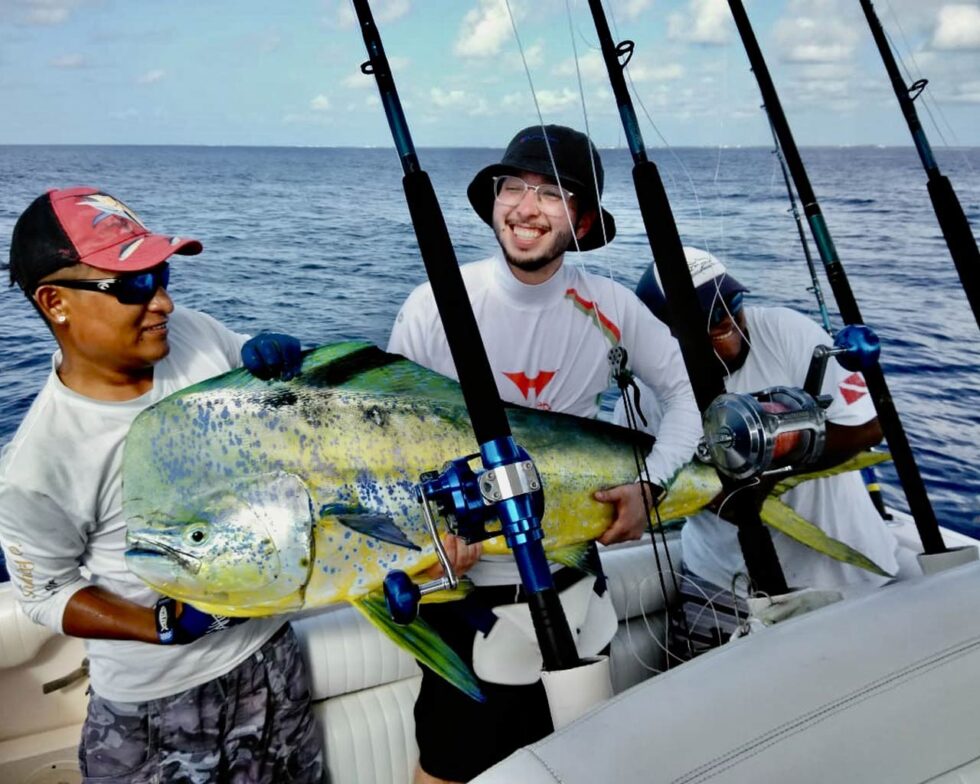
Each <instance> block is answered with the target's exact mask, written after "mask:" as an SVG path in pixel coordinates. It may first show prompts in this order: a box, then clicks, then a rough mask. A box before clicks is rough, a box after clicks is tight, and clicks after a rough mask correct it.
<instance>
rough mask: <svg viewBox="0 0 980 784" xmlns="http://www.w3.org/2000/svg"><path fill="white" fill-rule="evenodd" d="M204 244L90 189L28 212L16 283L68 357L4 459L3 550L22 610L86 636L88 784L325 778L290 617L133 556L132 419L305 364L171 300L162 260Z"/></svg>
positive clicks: (13, 251)
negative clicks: (186, 393)
mask: <svg viewBox="0 0 980 784" xmlns="http://www.w3.org/2000/svg"><path fill="white" fill-rule="evenodd" d="M201 250H202V247H201V243H200V242H198V241H197V240H193V239H184V238H180V237H169V236H162V235H159V234H153V233H151V232H149V231H148V230H147V229H146V227H145V226H144V225H143V224H142V222H141V221H140V220H139V218H138V217H137V216H136V215H135V214H134V213H133V212H132V210H130V209H129V208H128V207H127V206H126V205H125V204H123V203H122V202H120V201H118V200H117V199H115V198H113V197H112V196H109V195H107V194H105V193H101V192H99V191H97V190H95V189H93V188H70V189H65V190H54V191H50V192H48V193H46V194H44V195H43V196H41V197H39V198H38V199H36V200H35V201H34V202H33V203H32V204H31V205H30V206H29V207H28V208H27V210H25V212H24V213H23V214H22V215H21V216H20V218H19V219H18V221H17V223H16V225H15V226H14V233H13V238H12V241H11V247H10V279H11V285H13V284H14V283H16V284H17V285H19V286H20V288H21V289H22V290H23V292H24V294H25V296H27V298H28V299H29V300H30V302H31V304H32V305H33V306H34V307H35V308H36V309H37V311H38V312H39V313H40V315H41V316H42V317H43V318H44V320H45V322H46V323H47V325H48V327H49V328H50V329H51V331H52V333H53V334H54V337H55V340H56V341H57V343H58V350H57V351H56V352H55V354H54V356H53V358H52V370H51V374H50V375H49V377H48V380H47V383H46V384H45V386H44V388H43V389H42V390H41V392H40V393H39V394H38V396H37V398H36V399H35V400H34V402H33V404H32V405H31V408H30V410H29V411H28V412H27V415H26V416H25V417H24V420H23V422H22V423H21V425H20V427H19V428H18V430H17V433H16V434H15V435H14V437H13V439H12V440H11V442H10V443H9V444H8V445H7V446H6V447H4V449H3V452H2V454H0V541H2V544H3V549H4V554H5V556H6V559H7V562H8V564H10V565H11V570H10V572H11V574H10V576H11V582H12V583H13V585H14V588H15V590H16V593H17V597H18V601H19V602H20V604H21V606H22V607H23V608H24V610H25V612H26V613H27V615H28V616H30V617H31V618H32V619H33V620H34V621H36V622H37V623H41V624H44V625H46V626H48V627H50V628H52V629H54V630H55V631H57V632H59V633H63V634H68V635H72V636H76V637H82V638H85V640H86V650H87V654H88V659H89V671H90V676H91V696H90V700H89V708H88V717H87V719H86V722H85V725H84V727H83V730H82V739H81V744H80V747H79V762H80V765H81V769H82V773H83V775H84V777H85V780H93V781H95V780H98V781H100V782H101V781H107V782H108V781H119V782H122V781H125V782H149V781H190V780H193V781H197V782H210V781H214V782H217V781H232V780H239V777H242V776H244V777H247V780H249V781H264V782H273V781H276V782H278V781H287V780H288V781H303V782H307V781H308V782H317V781H319V780H320V778H321V776H322V766H323V763H322V752H321V748H320V740H319V737H320V736H319V732H318V730H317V728H316V723H315V721H314V719H313V716H312V713H311V710H310V697H309V690H308V687H307V684H306V675H305V672H304V670H303V664H302V660H301V658H300V656H299V653H298V650H297V645H296V639H295V637H294V636H293V634H292V631H291V630H290V627H289V625H288V624H287V623H284V622H283V620H282V619H275V618H268V619H253V620H248V621H243V620H242V619H230V618H221V617H216V616H212V615H209V614H207V613H204V612H201V611H199V610H197V609H196V608H194V607H192V606H190V605H186V604H181V603H180V602H175V601H174V600H172V599H167V598H161V597H159V595H158V594H156V593H155V592H154V591H152V590H151V589H150V588H148V587H147V586H145V585H143V584H142V583H141V582H140V581H139V580H137V579H136V578H135V577H134V576H132V575H131V574H130V573H129V572H128V571H127V569H126V565H125V561H124V558H123V554H124V552H125V549H126V542H125V536H126V521H125V519H124V518H123V515H122V487H121V480H120V463H121V458H122V445H123V440H124V438H125V436H126V433H127V431H128V429H129V425H130V423H131V422H132V421H133V419H134V418H135V417H136V415H137V414H139V412H140V411H142V410H143V409H145V408H146V407H148V406H150V405H152V404H153V403H155V402H157V401H158V400H160V399H162V398H163V397H165V396H167V395H169V394H170V393H172V392H175V391H177V390H179V389H181V388H183V387H186V386H188V385H190V384H193V383H195V382H197V381H200V380H202V379H205V378H208V377H211V376H214V375H217V374H220V373H223V372H225V371H228V370H231V369H232V368H235V367H238V366H240V365H241V364H243V362H244V364H245V366H246V367H248V369H249V370H251V371H252V372H253V373H255V374H256V375H261V376H262V377H266V378H267V377H270V376H280V377H288V376H290V375H292V374H293V373H295V372H296V371H297V370H298V366H299V361H300V354H299V343H298V341H296V340H295V338H290V337H288V336H283V335H260V336H257V337H256V338H252V339H250V340H247V339H246V336H243V335H238V334H236V333H234V332H231V331H230V330H228V329H227V328H225V327H224V326H222V325H221V324H219V323H218V322H217V321H215V320H214V319H212V318H211V317H209V316H206V315H204V314H203V313H196V312H194V311H190V310H186V309H183V308H177V307H175V305H174V303H173V301H172V300H171V299H170V296H169V295H168V294H167V283H168V281H169V276H170V268H169V263H168V261H167V260H168V259H169V258H170V256H171V255H173V254H175V253H176V254H182V255H194V254H197V253H200V252H201ZM243 780H244V779H243Z"/></svg>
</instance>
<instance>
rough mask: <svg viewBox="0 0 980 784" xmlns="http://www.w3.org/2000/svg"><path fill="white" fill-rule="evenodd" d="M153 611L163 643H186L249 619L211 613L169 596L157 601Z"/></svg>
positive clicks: (160, 639) (158, 635)
mask: <svg viewBox="0 0 980 784" xmlns="http://www.w3.org/2000/svg"><path fill="white" fill-rule="evenodd" d="M153 613H154V615H155V618H156V624H157V639H158V640H159V641H160V644H161V645H186V644H187V643H189V642H194V640H197V639H200V638H201V637H203V636H204V635H206V634H213V633H214V632H219V631H221V630H222V629H227V628H230V627H232V626H237V625H238V624H240V623H244V622H245V621H247V620H248V618H228V617H226V616H224V615H210V614H208V613H206V612H202V611H201V610H198V609H197V608H196V607H194V606H192V605H190V604H184V603H183V602H178V601H177V600H176V599H168V598H167V597H164V598H163V599H160V601H158V602H157V603H156V606H154V608H153Z"/></svg>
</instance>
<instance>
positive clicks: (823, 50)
mask: <svg viewBox="0 0 980 784" xmlns="http://www.w3.org/2000/svg"><path fill="white" fill-rule="evenodd" d="M858 21H859V20H858V19H857V18H853V19H848V18H846V17H845V16H843V14H842V13H840V10H839V6H838V3H837V2H836V0H792V2H790V3H789V4H788V5H787V7H786V11H785V15H784V16H783V18H782V19H780V20H779V21H778V22H777V23H776V28H775V37H776V43H777V45H778V47H779V50H780V53H781V55H782V57H783V59H784V60H787V61H789V62H794V63H839V62H845V61H848V60H850V59H852V58H853V57H854V52H855V50H856V48H857V45H858V43H859V42H860V41H861V36H862V35H864V34H865V29H863V26H859V25H858Z"/></svg>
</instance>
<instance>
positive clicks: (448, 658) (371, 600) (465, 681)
mask: <svg viewBox="0 0 980 784" xmlns="http://www.w3.org/2000/svg"><path fill="white" fill-rule="evenodd" d="M352 604H353V605H354V607H356V608H357V610H358V611H359V612H360V613H361V614H362V615H363V616H364V617H365V618H367V619H368V621H369V622H370V623H371V624H372V625H373V626H375V627H377V629H378V630H379V631H381V632H382V633H384V634H385V635H386V636H388V637H389V638H391V640H392V641H393V642H394V643H395V644H396V645H397V646H398V647H399V648H401V649H402V650H405V651H408V653H410V654H411V655H412V656H414V657H415V658H416V659H417V660H418V662H419V663H420V664H424V665H425V666H426V667H428V668H429V669H430V670H432V671H433V672H434V673H436V675H439V676H440V677H442V678H445V679H446V680H447V681H449V683H451V684H452V685H453V686H455V687H456V688H457V689H459V690H460V691H461V692H463V694H465V695H467V696H468V697H472V698H473V699H474V700H476V701H477V702H484V701H485V700H486V697H484V696H483V692H481V691H480V685H479V684H478V683H477V680H476V676H475V675H474V674H473V671H472V670H471V669H470V668H469V667H468V666H467V665H466V663H465V662H463V660H462V659H460V658H459V656H458V655H457V654H456V652H455V651H454V650H453V649H452V648H450V647H449V646H448V645H446V642H445V641H444V640H443V639H442V637H440V636H439V634H438V632H436V630H435V629H433V628H432V627H431V626H429V624H427V623H426V622H425V621H423V620H422V619H421V618H416V619H415V620H414V621H412V622H411V623H410V624H408V625H406V626H402V625H401V624H398V623H395V622H394V621H393V620H392V619H391V616H390V615H389V614H388V607H387V605H386V604H385V600H384V596H383V595H382V594H381V592H380V591H378V592H375V593H371V594H368V595H367V596H365V597H363V598H362V599H357V600H355V601H353V602H352Z"/></svg>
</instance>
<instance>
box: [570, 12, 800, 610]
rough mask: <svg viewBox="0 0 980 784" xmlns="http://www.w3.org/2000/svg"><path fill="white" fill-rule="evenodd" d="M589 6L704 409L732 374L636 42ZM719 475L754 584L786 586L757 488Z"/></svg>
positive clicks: (650, 235)
mask: <svg viewBox="0 0 980 784" xmlns="http://www.w3.org/2000/svg"><path fill="white" fill-rule="evenodd" d="M589 9H590V10H591V12H592V18H593V20H594V21H595V26H596V32H597V33H598V36H599V42H600V45H601V48H602V57H603V60H604V61H605V64H606V70H607V72H608V74H609V81H610V84H611V86H612V89H613V94H614V96H615V98H616V104H617V106H618V108H619V116H620V119H621V120H622V123H623V131H624V133H625V136H626V143H627V144H628V146H629V149H630V154H631V155H632V156H633V164H634V165H633V184H634V187H635V188H636V196H637V201H638V202H639V206H640V214H641V215H642V217H643V225H644V227H645V229H646V234H647V239H648V241H649V243H650V250H651V252H652V253H653V258H654V262H655V263H656V265H657V269H658V270H659V272H660V280H661V282H662V284H663V289H664V295H665V298H666V300H667V307H668V310H669V312H670V317H671V325H672V327H673V329H674V334H675V335H676V336H677V341H678V343H679V344H680V349H681V354H682V356H683V358H684V364H685V366H686V367H687V372H688V376H689V377H690V379H691V386H692V387H693V388H694V396H695V398H696V399H697V403H698V408H699V409H700V410H701V412H702V414H703V413H704V412H705V411H706V410H708V408H709V407H710V406H711V403H712V402H713V401H714V400H715V399H716V398H718V397H719V396H721V395H723V394H725V381H724V378H723V376H722V373H721V371H720V368H719V367H718V362H717V359H716V357H715V354H714V351H713V350H712V348H711V340H710V338H709V337H708V333H707V331H706V330H705V329H704V325H703V323H702V322H701V321H700V320H699V319H698V318H695V317H692V314H700V313H701V304H700V302H699V300H698V296H697V293H696V291H695V287H694V281H693V280H692V278H691V273H690V270H689V269H688V266H687V260H686V258H685V256H684V248H683V245H682V243H681V238H680V234H679V233H678V230H677V223H676V221H675V220H674V214H673V211H672V210H671V208H670V201H669V200H668V198H667V192H666V190H665V189H664V185H663V180H662V179H661V177H660V172H659V171H658V169H657V165H656V164H655V163H654V162H653V161H651V160H649V158H648V157H647V153H646V146H645V145H644V143H643V136H642V134H641V133H640V126H639V122H638V120H637V116H636V111H635V109H634V108H633V101H632V99H631V98H630V96H629V91H628V90H627V88H626V80H625V78H624V77H623V69H624V68H625V67H626V65H627V64H628V63H629V60H630V58H631V57H632V55H633V47H634V44H633V42H632V41H623V42H622V43H620V44H618V45H616V44H614V43H613V38H612V33H611V32H610V30H609V24H608V22H607V21H606V15H605V11H604V10H603V8H602V2H601V0H589ZM621 57H622V58H623V61H622V62H621V61H620V58H621ZM719 476H720V477H721V480H722V486H723V487H724V488H725V490H726V491H729V496H728V497H729V499H730V500H729V501H726V505H727V506H728V507H729V508H730V509H731V511H732V518H733V519H735V520H737V521H738V522H737V523H736V525H737V527H738V541H739V545H740V546H741V548H742V556H743V557H744V559H745V566H746V569H747V570H748V572H749V576H750V577H751V578H752V581H753V583H754V584H755V586H756V587H757V588H758V589H759V590H762V591H765V592H766V593H768V594H770V595H776V594H784V593H787V591H788V588H787V585H786V578H785V577H784V576H783V571H782V568H781V567H780V565H779V558H778V557H777V555H776V548H775V547H774V546H773V543H772V537H771V536H770V534H769V530H768V529H767V528H766V527H765V525H763V523H762V520H761V519H760V517H759V509H758V507H757V506H756V505H755V503H754V502H753V497H752V494H751V493H740V492H738V490H739V489H741V488H744V487H745V485H744V484H743V483H735V482H733V481H732V480H731V479H729V478H728V477H727V476H725V475H724V474H721V473H719Z"/></svg>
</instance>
